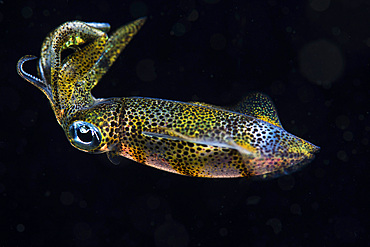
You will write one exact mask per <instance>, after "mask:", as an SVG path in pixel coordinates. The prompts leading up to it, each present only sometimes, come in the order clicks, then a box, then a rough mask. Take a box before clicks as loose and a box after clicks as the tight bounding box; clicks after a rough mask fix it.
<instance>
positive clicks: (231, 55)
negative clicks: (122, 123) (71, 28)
mask: <svg viewBox="0 0 370 247" xmlns="http://www.w3.org/2000/svg"><path fill="white" fill-rule="evenodd" d="M144 15H146V16H148V20H147V23H146V24H145V25H144V27H143V28H142V29H141V31H140V32H139V33H138V34H137V36H135V37H134V39H133V41H132V42H131V43H130V44H129V46H128V47H127V49H126V50H125V51H124V53H123V55H121V57H120V58H119V59H118V61H117V62H116V63H115V65H114V66H113V67H112V69H111V70H110V71H109V73H108V74H107V75H106V76H105V77H104V78H103V80H102V81H101V82H100V84H99V85H98V86H97V87H96V88H95V89H94V91H93V93H94V95H95V96H96V97H113V96H122V97H123V96H134V95H140V96H148V97H157V98H165V99H173V100H181V101H191V100H198V101H203V102H208V103H212V104H216V105H230V104H234V103H236V102H237V101H238V100H239V99H241V98H242V97H243V96H244V95H245V94H247V93H248V92H249V91H261V92H265V93H266V94H268V95H269V96H271V98H272V99H273V100H274V102H275V104H276V107H277V109H278V112H279V116H280V119H281V122H282V124H283V126H284V127H285V129H286V130H288V131H289V132H290V133H293V134H295V135H297V136H299V137H302V138H304V139H306V140H308V141H311V142H312V143H314V144H317V145H319V146H320V147H321V152H320V153H319V154H318V156H317V158H316V159H315V160H314V161H313V162H312V163H311V164H310V165H308V166H307V167H306V168H304V169H303V170H301V171H299V172H297V173H295V174H292V175H291V176H284V177H281V178H279V179H275V180H270V181H262V182H254V181H248V180H246V179H199V178H189V177H184V176H179V175H174V174H169V173H165V172H162V171H159V170H156V169H153V168H150V167H146V166H144V165H140V164H137V163H135V162H132V161H129V160H125V161H124V162H123V164H121V165H119V166H114V165H112V164H110V163H109V162H108V160H107V158H106V156H105V155H89V154H86V153H83V152H80V151H78V150H76V149H74V148H73V147H72V146H71V145H70V144H69V143H68V141H67V140H66V138H65V136H64V133H63V131H62V129H61V128H60V127H59V126H58V124H57V122H56V120H55V117H54V115H53V112H52V111H51V108H50V106H49V103H48V102H47V99H46V97H44V96H43V95H42V93H41V92H40V91H39V90H38V89H36V88H35V87H33V86H32V85H30V84H29V83H27V82H26V81H24V80H22V79H21V78H20V77H19V76H18V75H17V74H16V69H15V65H16V62H17V60H18V59H19V58H20V57H22V56H23V55H26V54H33V55H38V54H39V50H40V46H41V42H42V41H43V39H44V37H45V36H46V35H47V33H48V32H49V31H51V30H52V29H54V28H55V27H57V26H58V25H60V24H62V23H63V22H65V21H68V20H75V19H79V20H83V21H97V22H108V23H110V24H111V26H112V29H113V30H114V29H116V28H118V27H119V26H121V25H123V24H125V23H127V22H129V21H132V20H134V19H135V18H137V17H141V16H144ZM0 42H1V49H0V64H1V67H0V68H1V73H0V83H1V84H0V101H1V102H0V114H1V132H0V152H1V155H0V246H97V245H98V246H109V245H111V246H178V247H182V246H369V245H370V242H369V215H368V214H369V203H368V199H369V189H368V186H369V182H368V181H369V175H368V172H369V169H368V164H369V161H368V157H369V138H370V137H369V131H370V122H369V106H370V101H369V96H370V91H369V83H370V79H369V78H370V68H369V67H370V66H369V63H370V4H369V1H365V0H363V1H362V0H341V1H339V0H338V1H334V0H332V1H330V0H321V1H319V0H311V1H296V0H287V1H276V0H268V1H267V0H254V1H247V0H235V1H226V0H197V1H180V0H176V1H146V0H142V1H115V2H114V1H59V0H55V1H6V0H2V1H0ZM35 68H36V62H29V63H27V64H26V65H25V69H26V70H27V71H29V72H30V73H32V74H36V69H35Z"/></svg>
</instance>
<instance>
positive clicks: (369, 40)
mask: <svg viewBox="0 0 370 247" xmlns="http://www.w3.org/2000/svg"><path fill="white" fill-rule="evenodd" d="M366 45H367V46H368V47H370V38H367V40H366Z"/></svg>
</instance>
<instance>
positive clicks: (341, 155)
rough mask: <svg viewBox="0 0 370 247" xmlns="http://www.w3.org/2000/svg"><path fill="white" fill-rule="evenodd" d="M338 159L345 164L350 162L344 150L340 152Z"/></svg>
mask: <svg viewBox="0 0 370 247" xmlns="http://www.w3.org/2000/svg"><path fill="white" fill-rule="evenodd" d="M337 158H338V159H340V160H341V161H344V162H346V161H348V156H347V153H346V151H344V150H340V151H338V153H337Z"/></svg>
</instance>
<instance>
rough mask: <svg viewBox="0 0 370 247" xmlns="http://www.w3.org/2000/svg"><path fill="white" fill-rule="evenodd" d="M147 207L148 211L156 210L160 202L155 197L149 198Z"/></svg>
mask: <svg viewBox="0 0 370 247" xmlns="http://www.w3.org/2000/svg"><path fill="white" fill-rule="evenodd" d="M147 204H148V207H149V208H150V209H152V210H153V209H157V208H158V207H159V206H160V205H161V201H160V200H159V198H158V197H156V196H150V197H149V198H148V200H147Z"/></svg>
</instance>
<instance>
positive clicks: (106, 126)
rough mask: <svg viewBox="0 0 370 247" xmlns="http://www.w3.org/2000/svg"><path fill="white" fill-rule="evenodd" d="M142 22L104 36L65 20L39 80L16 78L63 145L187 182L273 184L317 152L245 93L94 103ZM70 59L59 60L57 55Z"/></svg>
mask: <svg viewBox="0 0 370 247" xmlns="http://www.w3.org/2000/svg"><path fill="white" fill-rule="evenodd" d="M145 20H146V19H145V18H140V19H138V20H136V21H133V22H131V23H129V24H127V25H124V26H122V27H120V28H119V29H118V30H116V31H115V32H114V33H113V34H112V35H110V36H109V37H108V34H107V33H108V31H109V29H110V25H109V24H108V23H96V22H82V21H70V22H66V23H64V24H62V25H61V26H59V27H57V28H56V29H55V30H54V31H52V32H51V33H50V34H49V35H48V36H47V37H46V38H45V40H44V41H43V44H42V48H41V56H40V58H39V60H38V74H39V75H38V77H36V76H33V75H31V74H29V73H27V72H25V71H24V69H23V64H24V63H25V62H26V61H29V60H34V59H36V57H35V56H31V55H27V56H24V57H22V58H21V59H20V60H19V61H18V64H17V70H18V73H19V75H20V76H21V77H22V78H23V79H25V80H27V81H28V82H30V83H32V84H33V85H34V86H36V87H37V88H38V89H40V90H41V91H42V92H43V93H44V94H45V95H46V97H47V98H48V100H49V102H50V105H51V107H52V109H53V111H54V113H55V117H56V119H57V121H58V123H59V124H60V126H61V127H62V128H63V130H64V132H65V135H66V137H67V139H68V140H69V142H70V143H71V144H72V146H74V147H75V148H77V149H79V150H82V151H85V152H89V153H95V154H96V153H107V156H108V158H109V160H110V161H111V162H112V163H114V164H118V163H119V162H120V160H121V158H122V157H126V158H129V159H132V160H134V161H136V162H138V163H142V164H145V165H148V166H151V167H155V168H158V169H161V170H164V171H167V172H172V173H176V174H181V175H187V176H193V177H208V178H232V177H254V178H262V179H265V178H274V177H278V176H280V175H284V174H289V173H291V172H294V171H296V170H298V169H299V168H301V167H302V166H303V165H305V164H307V163H308V162H309V161H311V160H312V159H313V158H314V156H315V153H316V152H317V151H318V150H319V147H317V146H315V145H313V144H312V143H310V142H308V141H305V140H303V139H301V138H299V137H296V136H294V135H292V134H290V133H288V132H287V131H286V130H284V128H283V127H282V125H281V123H280V120H279V118H278V115H277V112H276V109H275V106H274V104H273V103H272V101H271V100H270V98H269V97H268V96H266V95H264V94H262V93H251V94H249V95H248V96H247V97H245V98H244V99H243V100H242V101H241V102H240V103H239V104H237V105H236V106H233V107H220V106H215V105H211V104H207V103H202V102H180V101H174V100H165V99H156V98H145V97H123V98H108V99H97V98H94V96H93V95H92V94H91V90H92V89H93V88H94V86H96V84H97V83H98V82H99V81H100V79H101V78H102V76H103V75H104V74H105V73H106V72H107V71H108V69H109V68H110V67H111V66H112V64H113V63H114V61H115V60H116V59H117V57H118V56H119V54H120V53H121V51H122V50H123V49H124V48H125V47H126V46H127V44H128V43H129V42H130V41H131V39H132V38H133V36H134V35H135V34H136V33H137V32H138V30H139V29H140V28H141V27H142V25H143V24H144V22H145ZM66 50H69V51H70V54H69V55H68V56H66V57H65V58H62V52H63V51H66Z"/></svg>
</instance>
